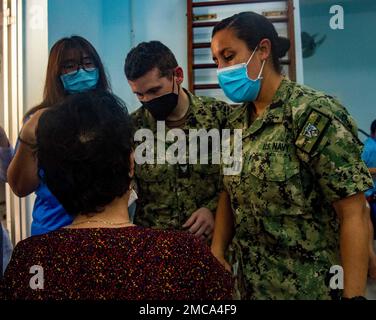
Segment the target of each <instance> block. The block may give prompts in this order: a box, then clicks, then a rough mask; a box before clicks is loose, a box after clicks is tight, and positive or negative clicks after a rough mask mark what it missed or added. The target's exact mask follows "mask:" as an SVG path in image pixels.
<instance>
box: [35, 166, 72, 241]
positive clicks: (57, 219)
mask: <svg viewBox="0 0 376 320" xmlns="http://www.w3.org/2000/svg"><path fill="white" fill-rule="evenodd" d="M39 175H40V184H39V187H38V189H37V190H36V191H35V194H36V196H37V198H36V200H35V203H34V209H33V222H32V224H31V235H32V236H37V235H42V234H46V233H49V232H51V231H55V230H58V229H60V228H63V227H66V226H68V225H70V224H71V223H72V222H73V217H72V216H70V215H69V214H68V213H67V212H66V211H65V209H64V208H63V206H62V205H61V204H60V202H59V201H58V200H57V199H56V198H55V196H54V195H53V194H52V193H51V191H50V190H49V189H48V187H47V185H46V184H45V183H44V182H43V176H44V171H43V170H39Z"/></svg>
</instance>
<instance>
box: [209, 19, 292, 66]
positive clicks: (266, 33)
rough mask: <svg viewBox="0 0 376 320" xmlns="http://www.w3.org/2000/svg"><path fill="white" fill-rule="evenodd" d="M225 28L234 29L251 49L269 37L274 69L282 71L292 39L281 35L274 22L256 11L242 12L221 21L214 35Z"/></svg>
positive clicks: (215, 28)
mask: <svg viewBox="0 0 376 320" xmlns="http://www.w3.org/2000/svg"><path fill="white" fill-rule="evenodd" d="M223 29H233V30H234V31H235V32H236V35H237V37H238V38H239V39H240V40H243V41H244V42H245V43H246V44H247V46H248V48H249V49H250V50H252V51H253V50H255V48H256V47H257V46H258V45H259V44H260V42H261V40H263V39H269V40H270V42H271V44H272V59H273V65H274V69H275V70H276V71H277V72H279V73H281V71H282V67H281V62H280V59H281V58H283V57H284V56H285V55H286V53H287V52H288V51H289V50H290V40H288V39H287V38H283V37H279V36H278V33H277V31H276V30H275V27H274V25H273V23H271V22H270V21H269V20H268V19H267V18H266V17H264V16H263V15H260V14H257V13H255V12H241V13H238V14H235V15H233V16H232V17H230V18H227V19H224V20H222V21H221V22H219V23H218V24H217V25H216V26H215V27H214V30H213V34H212V37H214V35H215V34H216V33H217V32H218V31H221V30H223Z"/></svg>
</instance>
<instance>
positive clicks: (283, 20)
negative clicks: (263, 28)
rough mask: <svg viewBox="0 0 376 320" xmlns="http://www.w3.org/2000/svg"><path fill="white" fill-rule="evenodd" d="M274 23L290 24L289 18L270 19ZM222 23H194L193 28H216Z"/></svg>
mask: <svg viewBox="0 0 376 320" xmlns="http://www.w3.org/2000/svg"><path fill="white" fill-rule="evenodd" d="M268 20H270V22H272V23H281V22H288V21H289V18H288V17H279V18H268ZM219 22H220V21H209V22H194V23H193V24H192V27H193V28H210V27H215V26H216V25H217V24H218V23H219Z"/></svg>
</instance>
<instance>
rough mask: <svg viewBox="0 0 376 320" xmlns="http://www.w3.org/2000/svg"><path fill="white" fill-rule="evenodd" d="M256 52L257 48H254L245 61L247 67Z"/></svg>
mask: <svg viewBox="0 0 376 320" xmlns="http://www.w3.org/2000/svg"><path fill="white" fill-rule="evenodd" d="M257 50H258V46H257V47H256V48H255V50H253V53H252V55H251V57H250V58H249V59H248V61H247V63H246V65H247V66H248V65H249V63H250V62H251V60H252V58H253V56H254V55H255V53H256V51H257Z"/></svg>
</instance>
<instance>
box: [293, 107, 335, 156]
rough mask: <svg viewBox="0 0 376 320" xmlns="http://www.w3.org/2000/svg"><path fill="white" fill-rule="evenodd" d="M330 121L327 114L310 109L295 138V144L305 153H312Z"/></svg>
mask: <svg viewBox="0 0 376 320" xmlns="http://www.w3.org/2000/svg"><path fill="white" fill-rule="evenodd" d="M330 122H331V119H330V118H329V117H328V116H327V115H325V114H323V113H321V112H320V111H318V110H312V111H311V113H310V114H309V116H308V118H307V120H306V121H305V123H304V125H303V128H302V130H301V131H300V134H299V135H298V138H297V139H296V142H295V145H296V146H297V147H298V148H299V149H300V150H302V151H304V152H305V153H308V154H312V153H313V152H314V151H315V149H316V146H317V145H318V144H319V143H320V141H321V140H322V138H323V137H324V136H325V131H326V129H327V127H328V126H329V125H330Z"/></svg>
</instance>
